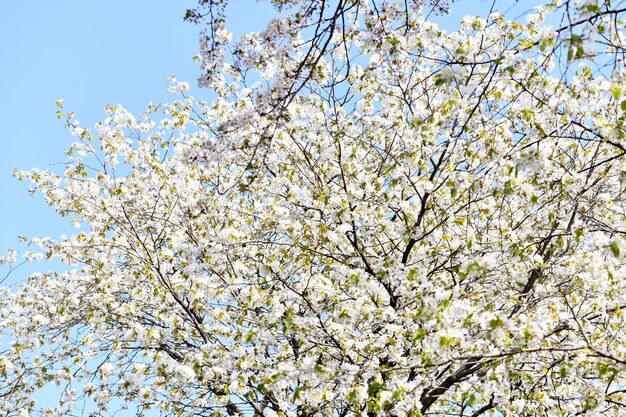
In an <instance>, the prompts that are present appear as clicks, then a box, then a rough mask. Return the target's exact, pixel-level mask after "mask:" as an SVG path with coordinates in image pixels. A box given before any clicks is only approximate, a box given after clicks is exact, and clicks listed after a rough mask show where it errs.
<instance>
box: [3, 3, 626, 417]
mask: <svg viewBox="0 0 626 417" xmlns="http://www.w3.org/2000/svg"><path fill="white" fill-rule="evenodd" d="M272 3H273V4H274V5H275V6H276V8H277V17H276V19H274V20H271V21H270V22H269V23H268V25H267V28H266V30H265V31H262V32H260V33H248V34H245V35H244V36H243V37H242V38H241V39H240V40H237V41H235V42H232V41H231V39H230V36H229V34H228V32H227V22H228V20H227V19H226V11H227V8H226V5H225V2H223V1H219V0H201V1H200V2H199V4H198V8H196V9H192V10H189V11H188V12H187V15H186V18H187V19H188V20H191V21H194V22H196V23H198V24H201V25H205V26H204V27H206V28H207V29H206V32H205V34H203V35H202V36H201V53H200V55H199V57H198V58H199V60H200V61H201V64H202V67H203V71H204V72H203V75H202V76H201V78H200V80H201V84H202V85H203V86H206V87H209V88H210V89H211V91H212V92H213V93H214V94H215V98H214V99H211V100H196V99H194V98H193V97H192V96H191V95H190V92H189V85H188V84H186V83H184V82H179V81H177V80H175V79H172V80H171V81H172V85H171V87H170V92H171V93H172V94H173V96H174V97H173V100H172V102H171V103H168V104H151V105H150V106H149V107H148V109H147V110H146V111H145V112H144V113H143V114H141V115H137V116H133V115H132V114H130V113H129V112H128V111H126V110H125V109H124V108H123V107H121V106H109V107H107V108H106V116H105V119H104V120H103V121H102V122H101V123H98V124H97V125H96V126H95V127H94V128H93V129H85V128H82V127H79V125H78V124H77V123H76V121H75V119H74V114H73V113H71V112H70V113H67V112H66V111H65V110H64V109H63V108H62V106H61V103H58V105H59V112H58V115H59V117H60V118H62V119H64V120H66V124H67V127H68V129H69V130H70V133H71V134H72V135H74V136H75V137H76V143H75V144H74V145H73V146H72V148H71V149H70V150H69V151H68V152H67V157H68V160H67V165H66V168H65V171H64V172H63V173H55V172H51V171H44V170H31V171H27V172H25V171H19V172H16V176H17V177H18V178H19V179H23V180H27V181H30V183H31V184H32V187H33V191H34V192H38V193H41V194H42V195H43V196H44V197H45V198H46V200H47V202H48V204H49V205H50V206H51V207H52V208H53V209H55V210H56V211H58V212H59V213H60V214H61V215H63V216H67V217H68V218H71V219H72V222H74V223H75V224H76V225H77V226H79V227H80V229H79V231H78V232H77V233H75V234H73V235H71V236H68V237H65V238H62V239H60V240H52V239H49V238H39V239H38V238H35V239H32V240H31V241H30V242H29V244H30V245H31V246H32V247H33V248H34V250H35V251H38V252H39V253H40V255H39V256H45V257H53V258H58V259H59V260H60V261H62V262H63V263H64V264H66V265H67V266H68V268H67V270H64V271H57V272H49V273H45V274H35V275H32V276H30V277H28V279H27V280H25V282H24V283H23V284H22V285H21V286H20V287H19V288H18V289H16V290H11V289H8V288H6V289H3V290H2V291H3V293H2V295H3V297H1V298H0V327H2V328H3V329H4V332H5V334H7V335H9V337H10V338H11V339H12V340H13V343H12V344H11V345H10V346H8V347H6V348H5V349H4V350H3V351H2V352H0V412H2V413H4V415H7V416H18V417H23V416H27V415H28V414H29V413H31V414H35V415H39V414H42V415H80V414H81V412H83V411H81V410H86V409H89V410H91V409H93V410H98V411H86V412H84V414H85V415H87V414H88V413H91V412H92V413H93V414H92V415H94V416H100V415H108V414H107V413H110V414H111V415H113V414H115V412H116V411H117V410H118V409H120V408H124V407H129V411H128V412H127V413H130V414H136V415H152V414H156V415H159V414H160V415H166V416H170V415H171V416H189V417H191V416H220V415H227V416H240V415H241V416H243V415H245V416H257V417H262V416H263V417H316V416H325V417H326V416H327V417H331V416H332V417H347V416H353V415H359V416H361V415H364V416H368V417H374V416H394V417H401V416H410V417H418V416H435V415H447V416H458V417H461V416H475V417H477V416H481V415H483V416H575V415H589V416H594V415H606V416H621V415H626V391H625V390H624V387H625V386H626V319H625V318H624V314H623V312H622V309H624V308H626V280H625V279H624V277H625V276H626V224H625V223H626V209H625V207H624V200H623V194H624V191H625V188H626V169H625V168H624V155H625V154H626V133H625V132H626V130H625V129H626V127H625V121H626V72H625V69H624V63H623V60H622V58H623V53H624V44H623V42H624V35H625V32H624V21H623V20H622V18H623V14H624V12H625V11H626V9H622V8H620V4H621V3H620V2H617V4H611V2H609V1H598V0H587V1H580V2H573V1H564V2H557V1H554V2H552V3H550V4H546V5H541V6H539V7H537V8H535V9H534V10H532V11H531V13H530V14H528V15H527V16H524V17H523V19H516V20H511V19H509V18H507V17H505V9H502V7H505V6H506V2H503V3H502V4H498V3H496V2H494V3H493V5H492V7H491V10H487V11H485V13H483V14H482V15H481V16H475V17H472V16H468V17H464V18H462V20H461V21H460V22H459V24H458V27H457V28H456V29H455V30H448V31H446V30H444V29H442V28H441V27H440V26H439V25H438V24H437V23H436V21H437V20H440V19H441V18H444V17H440V18H437V19H435V18H434V16H436V15H438V14H445V13H446V12H447V11H448V7H451V8H454V7H456V6H457V5H456V4H452V5H446V4H443V3H444V2H438V1H431V2H430V3H428V2H422V1H397V2H396V1H391V0H389V1H378V0H369V1H368V0H361V1H345V0H339V1H333V2H330V1H325V0H308V1H307V0H292V1H286V0H285V1H282V0H281V1H276V0H274V1H272ZM457 3H458V4H460V3H462V2H457ZM614 3H615V2H614ZM198 94H201V92H198ZM194 95H196V94H194ZM29 256H33V257H37V256H38V255H36V254H33V255H29ZM4 261H5V262H8V263H11V262H14V261H15V259H14V257H12V256H9V257H7V258H5V259H4ZM48 383H56V384H57V385H60V386H61V387H62V388H63V389H62V394H61V397H60V399H59V404H58V407H57V408H56V409H54V410H52V409H51V410H47V411H46V410H41V409H40V408H38V407H37V406H36V405H35V404H34V400H33V393H34V392H35V391H36V390H38V389H39V388H41V387H43V386H45V385H46V384H48ZM90 407H91V408H90ZM46 413H48V414H46Z"/></svg>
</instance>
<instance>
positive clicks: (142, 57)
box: [0, 0, 206, 272]
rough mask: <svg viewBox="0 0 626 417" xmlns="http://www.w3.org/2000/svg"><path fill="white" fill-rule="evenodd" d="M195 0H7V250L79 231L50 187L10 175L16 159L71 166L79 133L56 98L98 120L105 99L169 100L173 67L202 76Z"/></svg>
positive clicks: (3, 187)
mask: <svg viewBox="0 0 626 417" xmlns="http://www.w3.org/2000/svg"><path fill="white" fill-rule="evenodd" d="M193 4H194V3H193V1H172V0H132V1H121V0H109V1H107V2H101V1H84V0H45V1H44V0H34V1H24V2H22V1H15V2H3V4H2V6H3V7H2V9H3V10H2V13H0V50H1V52H2V55H1V58H0V97H1V99H0V144H1V145H2V152H0V195H2V197H3V198H2V204H0V253H4V252H5V251H6V249H7V248H9V247H15V246H16V244H17V236H18V235H24V236H28V237H32V236H52V237H58V236H60V235H61V234H63V233H71V232H72V228H71V227H70V226H69V224H68V221H67V220H66V219H62V218H60V217H59V216H57V215H56V214H55V213H54V212H53V211H52V210H51V209H49V208H48V207H47V206H46V204H45V202H44V201H43V199H42V198H41V197H38V196H35V197H30V196H29V194H28V192H27V189H28V185H27V184H25V183H19V182H18V181H16V180H15V179H13V178H12V177H11V172H12V171H13V169H15V168H21V169H30V168H33V167H39V168H50V169H56V170H62V167H61V166H59V163H62V162H63V160H64V152H65V150H66V149H67V148H68V147H69V146H70V144H71V143H72V142H73V138H72V137H71V136H70V135H69V134H68V132H67V131H66V130H65V129H64V128H63V122H62V121H60V120H58V119H56V117H55V111H56V110H55V106H54V102H55V101H56V100H58V99H64V108H65V110H67V111H74V112H75V113H76V114H77V119H78V120H80V121H81V124H82V125H83V126H85V127H89V126H93V124H94V123H95V122H96V121H98V120H100V119H101V118H103V114H104V113H103V110H102V109H103V107H104V106H105V105H106V104H118V103H121V104H123V105H124V106H125V107H126V108H128V109H129V110H131V111H132V112H141V111H142V110H143V109H144V108H145V106H146V105H147V103H148V102H149V101H151V100H153V101H155V102H158V101H167V100H169V97H168V95H167V93H166V91H165V89H166V88H167V85H168V81H167V78H168V77H169V76H170V75H176V77H177V78H178V79H179V80H188V81H189V82H190V83H191V84H192V85H193V84H195V79H196V77H197V75H198V66H197V63H196V62H194V61H192V59H191V58H192V57H193V56H194V55H195V54H196V53H197V32H198V27H196V26H194V25H191V24H189V23H185V22H183V20H182V16H183V15H184V12H185V10H186V8H187V7H188V6H191V5H193ZM201 93H204V94H206V92H201ZM55 164H56V166H55ZM40 267H41V266H40ZM27 269H30V268H27ZM35 269H36V268H35ZM24 272H25V271H24Z"/></svg>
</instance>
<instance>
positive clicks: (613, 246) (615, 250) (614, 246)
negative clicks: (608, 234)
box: [609, 242, 619, 257]
mask: <svg viewBox="0 0 626 417" xmlns="http://www.w3.org/2000/svg"><path fill="white" fill-rule="evenodd" d="M609 248H610V249H611V252H613V255H614V256H615V257H618V256H619V246H617V243H615V242H611V244H610V245H609Z"/></svg>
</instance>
